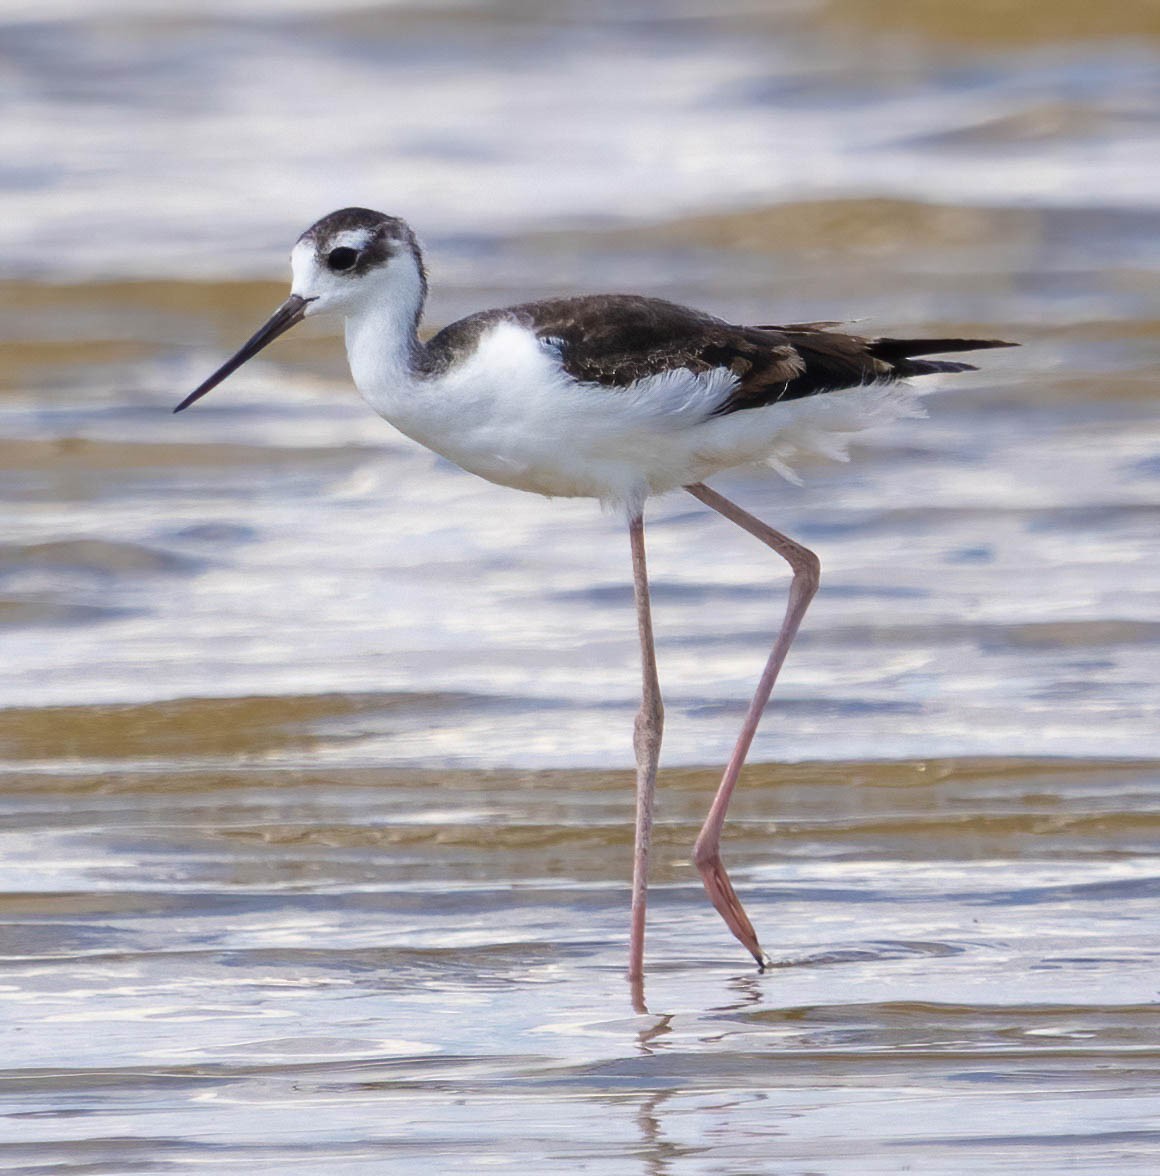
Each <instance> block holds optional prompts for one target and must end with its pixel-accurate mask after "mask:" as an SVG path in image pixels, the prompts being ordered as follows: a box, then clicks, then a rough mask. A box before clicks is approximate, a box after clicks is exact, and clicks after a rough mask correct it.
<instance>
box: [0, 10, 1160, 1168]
mask: <svg viewBox="0 0 1160 1176" xmlns="http://www.w3.org/2000/svg"><path fill="white" fill-rule="evenodd" d="M974 9H977V10H978V12H979V13H980V14H982V15H980V17H979V18H978V19H976V20H972V19H971V13H972V10H974ZM984 9H985V13H984V11H983V10H984ZM1036 11H1037V15H1035V16H1034V17H1033V16H1031V15H1029V14H1030V13H1031V9H1030V8H1028V6H1026V5H1017V4H1012V5H1010V6H1009V7H1007V6H1004V5H1002V4H999V5H996V4H988V5H985V6H984V5H972V4H970V3H967V4H961V5H955V6H954V12H953V13H952V12H949V11H948V10H947V6H944V5H924V4H913V5H861V4H857V3H835V4H830V5H825V6H822V5H820V4H819V5H817V6H813V5H810V4H801V5H795V6H793V7H792V8H786V9H781V8H777V9H774V8H773V7H772V6H750V5H743V4H736V5H724V6H722V5H714V6H713V9H712V12H711V13H710V12H708V10H707V9H704V8H701V7H699V6H697V5H694V4H688V5H664V6H662V5H655V6H654V5H650V4H648V3H642V4H637V5H631V6H627V7H626V6H624V5H616V6H610V7H609V8H608V9H607V10H602V11H595V12H594V11H589V10H588V8H587V7H586V8H585V11H584V12H583V13H580V12H579V11H577V10H574V9H572V8H570V7H568V6H566V5H546V6H534V7H521V6H519V5H515V4H512V5H506V4H505V5H496V6H491V5H489V6H479V7H477V8H473V7H470V6H461V7H459V8H457V9H454V10H451V9H445V8H442V7H439V6H428V5H419V6H411V7H403V6H373V7H372V6H358V7H353V6H352V7H343V6H341V5H332V4H327V3H324V2H323V0H317V2H303V3H300V4H296V5H294V6H293V7H292V9H290V8H288V7H287V6H285V5H280V4H279V5H276V4H273V3H270V4H265V3H262V2H261V0H245V2H243V3H241V4H231V5H229V6H225V5H223V6H222V7H221V10H220V11H216V10H214V9H213V8H212V6H206V5H196V6H195V5H192V4H191V5H189V6H188V7H182V6H178V7H177V8H174V7H172V6H166V12H165V14H164V15H160V14H158V13H155V12H153V11H152V9H151V7H148V6H140V5H132V4H125V3H113V2H111V0H110V2H108V3H104V2H100V3H88V4H85V5H80V4H77V5H73V4H70V3H68V2H66V0H59V2H54V3H45V2H43V0H41V3H39V4H38V5H36V6H29V7H28V8H27V10H25V9H23V8H22V7H21V6H20V5H9V6H7V8H6V11H5V13H4V14H0V39H2V41H3V45H4V63H5V70H6V72H5V74H4V78H5V83H4V84H5V86H6V88H7V89H6V94H7V102H8V105H9V109H10V111H11V117H6V118H5V119H4V120H3V122H2V123H0V142H2V143H3V145H4V158H5V163H4V165H3V166H2V167H0V213H3V215H0V241H2V243H3V254H2V259H0V496H2V498H3V521H2V523H0V645H2V648H3V657H2V659H0V1167H4V1168H5V1169H6V1170H11V1171H20V1172H23V1171H27V1172H41V1171H53V1172H76V1173H82V1172H83V1173H117V1174H120V1173H126V1172H137V1171H141V1172H149V1171H156V1172H180V1171H194V1170H204V1169H206V1168H211V1169H215V1170H218V1171H231V1172H232V1171H236V1172H255V1171H260V1172H271V1173H280V1172H295V1171H303V1172H314V1171H318V1170H326V1171H327V1172H330V1173H334V1174H336V1176H338V1174H343V1176H345V1174H346V1173H352V1174H353V1173H360V1174H362V1173H372V1172H373V1173H380V1172H385V1173H405V1172H406V1173H409V1172H415V1171H431V1172H436V1171H447V1170H459V1169H466V1170H474V1169H476V1168H484V1167H487V1168H503V1167H515V1166H517V1165H519V1166H521V1167H522V1168H523V1169H524V1170H527V1169H529V1168H530V1169H531V1170H533V1171H536V1172H573V1171H581V1170H582V1171H590V1172H599V1173H604V1172H607V1173H622V1172H638V1171H639V1172H641V1173H646V1174H648V1176H686V1174H700V1173H727V1174H732V1173H741V1172H744V1173H750V1172H776V1173H786V1174H798V1173H836V1174H844V1173H849V1174H851V1176H853V1174H855V1173H857V1174H859V1176H861V1174H864V1173H894V1172H899V1171H904V1170H910V1169H914V1170H919V1169H921V1170H922V1171H923V1172H926V1173H959V1172H964V1171H970V1172H1009V1171H1013V1170H1016V1169H1018V1170H1019V1171H1021V1172H1043V1173H1049V1172H1051V1173H1054V1172H1059V1171H1063V1170H1068V1171H1077V1172H1109V1173H1112V1172H1114V1173H1136V1172H1139V1173H1152V1172H1154V1171H1156V1169H1157V1165H1158V1164H1160V1130H1158V1129H1157V1127H1156V1116H1155V1107H1156V1105H1157V1099H1158V1098H1160V1044H1158V1043H1160V1002H1158V988H1160V985H1158V982H1157V975H1158V964H1160V934H1158V932H1160V923H1158V919H1157V914H1156V909H1157V899H1158V898H1160V673H1158V667H1160V621H1158V619H1157V618H1158V617H1160V608H1158V605H1160V588H1158V578H1157V574H1156V567H1157V565H1158V561H1157V556H1158V554H1160V542H1158V538H1157V536H1158V534H1160V529H1158V527H1157V523H1158V522H1160V508H1158V506H1157V498H1158V491H1160V425H1158V424H1157V414H1156V383H1155V372H1156V366H1157V359H1158V358H1160V325H1158V324H1160V313H1158V309H1160V308H1158V301H1157V293H1156V291H1157V289H1158V283H1157V278H1158V276H1160V245H1158V242H1160V201H1158V200H1157V197H1156V193H1157V191H1160V186H1158V185H1157V179H1158V175H1160V172H1158V167H1157V164H1156V162H1155V161H1156V160H1157V159H1158V158H1160V100H1158V99H1160V83H1158V79H1160V48H1158V44H1160V42H1157V40H1156V39H1155V38H1156V36H1157V33H1158V30H1157V28H1156V27H1155V21H1154V14H1153V13H1152V11H1151V8H1150V7H1149V6H1147V5H1143V6H1141V5H1137V4H1133V3H1130V2H1125V3H1122V4H1112V5H1107V6H1104V8H1103V9H1101V16H1102V19H1103V20H1104V25H1103V26H1101V29H1093V28H1091V27H1090V23H1091V21H1090V6H1079V5H1069V4H1061V5H1056V6H1053V8H1052V9H1051V12H1050V13H1045V12H1044V13H1039V12H1038V10H1036ZM1101 32H1106V33H1107V34H1109V35H1106V36H1101V35H1098V34H1100V33H1101ZM287 78H292V79H293V85H288V84H287V81H286V79H287ZM545 161H546V162H545ZM348 203H365V204H370V205H372V206H378V207H383V208H385V209H386V210H388V211H391V212H395V213H399V214H402V215H404V216H407V217H408V218H409V219H410V220H411V221H412V222H413V223H414V224H415V225H416V227H417V228H418V229H419V231H420V233H421V234H422V236H423V237H424V239H425V242H426V245H427V247H428V261H429V264H430V268H431V277H432V290H433V294H432V302H431V306H430V308H429V314H428V322H429V324H430V326H431V327H432V328H433V327H436V326H439V325H441V324H442V323H444V322H446V321H449V320H450V319H451V318H453V317H455V316H457V315H460V314H463V313H467V312H468V311H470V310H474V309H478V308H479V307H481V306H486V305H494V304H497V303H505V302H515V301H520V300H524V299H526V298H529V297H535V296H539V295H544V294H554V293H560V292H564V291H571V290H600V289H633V290H641V291H644V292H649V293H655V294H659V295H663V296H665V297H669V298H673V299H676V300H678V301H685V302H690V303H693V304H696V305H700V306H704V307H705V308H707V309H709V310H712V311H715V312H717V313H720V314H722V315H725V316H727V317H735V318H738V319H746V320H749V321H761V322H770V321H774V322H776V321H779V320H780V321H801V320H805V319H829V318H860V319H863V320H864V322H863V323H862V324H861V325H862V327H863V329H865V331H866V333H870V334H873V333H895V334H910V333H917V332H930V333H932V334H938V335H948V334H955V333H960V332H962V333H966V332H970V333H978V334H982V335H985V336H992V335H995V336H1005V337H1011V338H1013V339H1016V340H1018V341H1019V342H1020V343H1021V344H1022V346H1021V347H1020V349H1019V350H1017V351H1011V352H994V353H986V354H984V355H983V356H982V357H981V360H980V363H981V367H982V368H983V369H984V370H983V371H981V372H980V373H978V374H976V375H970V376H964V377H960V378H956V379H955V380H953V381H951V380H948V381H946V383H945V384H943V385H941V386H940V387H938V388H937V389H934V390H932V392H931V395H930V396H929V397H928V398H927V399H926V406H927V409H928V412H929V415H928V417H927V419H925V420H914V421H907V422H903V423H902V424H899V425H897V426H895V427H892V428H891V429H890V430H888V431H886V432H884V433H880V434H877V435H875V436H873V437H871V438H868V439H867V442H866V444H864V445H862V446H861V447H859V448H858V449H857V450H856V452H855V454H854V458H853V460H852V462H851V463H850V464H848V465H838V464H835V465H829V466H823V465H818V466H814V467H810V468H803V469H801V470H799V471H798V472H799V474H800V475H801V477H802V480H803V481H802V485H801V486H795V485H791V484H789V483H788V482H785V481H783V480H781V479H779V478H777V477H776V476H774V475H772V474H768V473H764V472H754V471H744V472H739V473H737V474H735V475H733V476H731V477H728V478H722V479H720V480H719V481H718V482H717V483H716V484H717V485H719V486H720V488H721V489H722V490H723V491H724V492H726V493H729V494H731V495H732V496H734V497H736V498H737V499H739V500H740V501H741V502H742V503H743V504H744V505H745V506H746V507H747V508H749V509H751V510H753V511H755V512H756V513H757V514H759V515H761V516H762V517H765V518H767V519H769V520H770V521H771V522H772V523H774V524H775V525H777V526H779V527H780V528H781V529H783V530H785V531H787V532H789V533H790V534H793V535H796V536H798V537H800V538H802V539H803V540H804V541H805V542H807V543H808V544H810V545H811V546H812V547H814V548H815V549H816V550H817V551H818V552H819V554H820V555H821V558H822V561H823V588H822V592H821V594H820V596H819V597H818V599H817V601H816V603H815V605H814V606H813V608H812V609H811V612H810V614H809V617H808V619H807V623H806V626H805V628H804V630H803V632H802V635H801V637H800V639H799V642H798V644H797V645H796V646H795V648H794V652H793V654H792V656H791V659H790V663H789V664H788V666H787V669H786V673H785V676H784V678H783V681H782V683H781V684H779V687H778V691H777V693H776V695H775V699H774V703H773V704H772V705H771V708H770V710H769V713H768V715H767V717H766V722H765V725H764V727H763V729H762V731H761V732H760V733H759V736H758V740H757V743H756V745H755V749H754V754H753V756H752V765H751V768H750V769H749V771H748V773H747V776H746V779H745V782H744V785H743V787H742V789H741V791H740V793H739V795H738V797H737V800H736V801H735V806H734V812H733V819H732V821H731V824H730V828H729V832H728V836H727V846H726V853H727V858H728V861H729V863H730V867H731V869H732V871H733V873H734V876H735V880H736V882H737V885H738V888H739V890H740V891H741V893H742V895H743V896H744V898H745V901H746V903H747V906H748V908H749V910H750V913H751V914H752V916H753V919H754V922H755V924H756V925H757V927H758V929H759V931H760V932H761V935H762V939H763V941H764V943H765V945H766V948H767V950H768V951H769V952H770V954H771V956H772V957H773V959H774V966H773V967H771V968H770V969H768V970H767V971H766V972H764V973H762V974H758V973H757V972H755V970H754V969H753V968H752V966H751V965H750V964H749V963H748V961H747V959H746V957H745V955H744V953H743V952H742V951H741V949H740V948H739V947H738V946H737V945H736V943H734V942H733V941H732V940H731V938H730V937H729V936H728V934H727V932H726V931H725V929H724V927H723V925H722V924H721V923H720V921H719V920H718V918H717V916H716V915H715V914H714V912H713V911H712V910H711V909H710V908H709V906H708V904H707V902H706V901H705V899H704V896H703V893H702V891H701V889H700V886H699V883H698V882H697V879H696V874H695V871H694V870H693V868H692V866H691V864H690V862H689V852H690V847H691V845H692V842H693V839H694V837H695V834H696V830H697V828H698V826H699V823H700V821H701V819H702V817H703V815H704V811H705V808H706V807H707V805H708V802H709V798H710V796H711V795H712V792H713V789H714V787H715V785H716V778H717V774H718V772H719V766H720V764H721V762H723V760H724V758H725V756H726V755H727V753H728V749H729V745H730V743H731V740H732V737H733V735H734V733H735V730H736V728H737V726H738V724H739V723H740V720H741V716H742V713H743V711H744V707H745V703H746V699H747V696H748V694H749V692H750V690H751V689H752V686H753V683H754V680H755V678H756V675H757V673H758V671H759V668H760V665H761V663H762V660H763V658H764V655H765V651H766V649H767V647H768V643H769V640H770V638H771V636H772V632H773V629H774V627H775V626H776V623H777V620H778V618H779V616H780V611H781V608H782V605H783V600H784V596H783V593H784V588H785V582H786V580H785V573H784V569H783V568H782V567H781V566H779V565H777V564H776V563H774V562H773V561H771V559H770V558H769V556H768V553H766V552H765V551H764V549H762V548H760V547H759V546H757V545H755V544H754V543H753V542H752V540H750V539H748V538H747V537H746V536H745V535H743V534H741V533H740V532H734V530H733V529H732V528H729V527H728V526H727V525H726V524H724V523H723V522H722V521H721V520H719V519H718V518H717V517H716V516H714V515H712V514H711V513H710V512H707V511H705V510H704V509H703V508H702V507H701V506H700V505H699V504H697V503H695V502H694V501H693V500H692V499H687V500H686V499H682V497H681V496H679V495H677V496H673V497H671V498H666V499H664V500H662V501H660V502H657V503H655V504H654V506H653V508H652V509H651V513H650V516H649V542H650V559H651V570H652V573H653V576H654V580H655V592H654V606H655V612H656V624H657V630H658V642H659V658H660V667H661V676H662V682H663V684H664V687H665V694H666V703H667V708H668V715H667V717H668V731H667V733H666V749H665V756H664V760H663V772H662V781H661V791H660V805H661V808H660V816H659V822H660V823H659V828H658V831H657V838H656V844H657V850H656V855H655V856H656V872H655V888H654V893H653V906H652V911H651V921H650V941H649V952H648V957H649V976H648V982H647V986H646V998H647V1003H648V1008H649V1012H647V1013H643V1014H639V1013H634V1012H633V1011H632V1007H631V1003H630V1000H629V992H628V987H627V984H626V983H625V981H624V978H623V968H624V956H625V939H626V934H627V901H628V896H627V876H628V870H629V856H630V847H631V812H632V795H631V776H630V771H629V766H630V763H631V745H630V735H631V724H632V715H633V711H634V708H635V702H636V690H637V680H638V668H637V651H636V645H635V634H634V621H633V615H632V604H631V589H630V580H629V573H628V553H627V541H626V538H625V536H624V534H623V525H622V522H621V521H620V520H619V519H617V518H615V517H609V516H605V515H602V514H601V513H600V511H599V509H598V508H597V507H596V506H595V505H593V504H590V503H583V502H547V501H541V500H539V499H535V498H531V497H527V496H521V495H519V494H517V493H515V492H511V491H506V490H502V489H499V488H496V487H492V486H488V485H486V484H484V483H482V482H478V481H476V480H474V479H471V478H469V477H467V476H466V475H463V474H461V473H459V472H458V471H456V470H454V469H452V468H451V467H449V466H447V465H445V464H443V463H441V462H438V461H436V460H435V459H433V458H431V457H430V456H429V455H427V454H425V453H423V452H422V451H419V450H417V449H416V448H415V447H413V446H412V445H410V443H408V442H406V441H404V440H403V439H402V438H400V437H398V436H397V435H396V434H394V433H393V432H392V431H391V430H390V429H389V428H388V427H387V426H386V425H384V424H383V423H382V422H381V421H379V420H377V419H376V418H375V417H374V416H373V415H372V414H371V413H370V412H369V410H367V409H366V408H365V407H364V406H363V405H362V404H361V403H360V402H359V401H358V400H357V398H356V396H355V394H354V392H353V390H352V389H351V388H350V386H349V381H348V378H347V376H346V373H345V367H344V361H343V356H342V351H341V344H340V341H339V340H338V339H337V338H336V337H335V336H334V335H333V334H332V333H328V328H327V327H326V326H325V325H322V326H320V327H318V328H312V329H307V328H302V329H301V330H300V331H299V332H298V333H296V334H294V335H291V336H288V337H287V338H286V339H285V340H283V341H280V342H279V343H278V344H277V346H276V348H275V349H273V350H271V351H270V352H269V353H267V355H266V356H264V357H263V359H262V361H261V362H255V363H254V364H252V365H250V366H249V367H247V368H246V369H244V370H243V371H242V372H239V373H238V374H237V376H236V377H234V378H233V379H232V380H231V381H230V383H229V384H227V385H226V386H224V387H222V388H220V389H218V390H217V391H216V392H215V393H214V394H213V395H212V396H211V397H209V398H207V400H206V401H204V402H203V403H201V404H199V405H198V406H197V408H196V409H195V410H191V411H190V412H188V413H185V414H183V415H182V416H180V417H176V418H175V417H173V416H172V415H171V413H170V411H169V410H170V408H171V407H172V405H173V404H175V403H176V402H177V401H178V400H179V399H180V398H181V396H182V395H183V394H184V393H185V392H186V391H188V390H189V388H191V387H192V386H193V385H194V384H196V383H197V382H198V381H199V380H200V378H201V377H202V376H204V375H205V374H207V373H208V371H210V370H212V368H213V367H214V366H215V365H216V364H217V363H218V362H219V361H220V359H221V358H222V357H223V356H224V355H225V354H226V353H228V352H229V351H230V350H231V349H232V348H233V347H235V346H236V345H237V343H238V342H239V341H240V340H241V339H243V338H244V337H245V336H246V335H248V334H249V332H250V331H251V330H252V329H253V327H254V326H256V325H257V324H258V323H259V322H260V321H261V320H262V319H263V317H264V316H265V315H266V314H267V313H268V312H269V310H271V309H272V308H273V307H274V306H275V305H277V303H278V302H279V301H280V300H281V298H282V297H283V296H284V280H283V269H284V261H283V259H284V256H285V253H286V250H287V248H288V245H289V244H290V242H291V241H292V239H293V237H294V236H295V235H296V233H297V232H298V231H300V229H301V228H302V227H304V226H305V225H306V224H307V223H309V222H310V221H311V220H313V219H314V218H315V217H317V216H318V215H320V214H321V213H323V212H325V211H327V210H329V209H330V208H332V207H337V206H339V205H342V204H348Z"/></svg>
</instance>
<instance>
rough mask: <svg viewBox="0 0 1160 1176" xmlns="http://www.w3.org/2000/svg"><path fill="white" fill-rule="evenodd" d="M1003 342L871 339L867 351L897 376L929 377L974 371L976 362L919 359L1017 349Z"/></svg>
mask: <svg viewBox="0 0 1160 1176" xmlns="http://www.w3.org/2000/svg"><path fill="white" fill-rule="evenodd" d="M1018 346H1019V344H1018V343H1007V342H1005V341H1004V340H1002V339H872V340H871V341H870V345H869V347H868V348H867V350H868V351H869V353H870V354H871V355H872V356H873V357H874V358H875V359H880V360H883V361H884V362H885V363H888V364H891V365H892V366H893V368H894V372H895V374H896V375H898V376H900V377H902V378H903V379H906V378H907V377H908V376H929V375H931V374H933V373H934V372H973V371H975V370H976V368H975V365H974V364H973V363H963V362H961V361H959V360H953V359H916V358H915V357H916V356H919V355H938V354H939V353H940V352H943V351H983V350H985V349H987V348H991V347H1018Z"/></svg>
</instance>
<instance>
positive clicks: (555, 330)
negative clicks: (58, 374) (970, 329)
mask: <svg viewBox="0 0 1160 1176" xmlns="http://www.w3.org/2000/svg"><path fill="white" fill-rule="evenodd" d="M504 321H507V322H516V323H519V324H521V325H522V326H525V327H527V328H528V329H529V330H531V331H533V332H534V333H535V334H536V335H537V336H538V337H539V338H540V339H542V340H543V341H544V342H545V343H547V344H549V345H550V346H553V347H555V348H556V349H557V350H558V351H559V353H560V361H561V363H562V365H563V367H564V370H565V371H567V372H568V374H569V375H570V376H572V377H573V378H574V379H577V380H581V381H584V382H587V383H595V384H602V385H604V386H606V387H610V388H624V387H627V386H628V385H630V384H632V383H634V382H635V381H637V380H641V379H644V378H646V377H648V376H653V375H657V374H659V373H661V372H665V371H672V370H676V369H680V368H684V369H685V370H686V371H690V372H708V371H713V370H716V369H727V370H729V371H731V372H732V373H733V374H734V375H735V376H736V377H737V384H736V385H735V387H734V388H733V389H732V391H731V392H730V394H729V396H728V397H727V398H726V399H725V400H724V401H723V402H722V403H721V404H720V405H719V406H718V407H717V408H716V410H715V412H714V415H717V416H723V415H725V414H728V413H732V412H738V411H741V410H743V409H748V408H760V407H763V406H765V405H769V404H776V403H778V402H779V401H783V400H799V399H801V398H802V397H805V396H815V395H817V394H819V393H822V392H832V391H837V390H838V389H841V388H851V387H857V386H858V385H861V384H869V383H879V382H890V381H892V380H897V379H902V378H905V377H907V376H916V375H926V374H928V373H930V372H940V371H964V370H969V369H971V366H972V365H970V364H966V363H957V362H954V361H949V360H916V359H913V358H912V357H913V356H918V355H928V354H930V353H932V352H940V351H971V350H976V349H980V348H985V347H1009V346H1012V344H1008V343H1001V342H999V341H998V340H991V339H864V338H861V337H860V336H858V335H846V334H842V333H840V332H838V331H834V330H830V329H829V328H831V327H833V326H835V325H837V324H834V323H794V324H791V325H789V326H782V327H775V326H760V327H743V326H734V325H733V324H731V323H727V322H725V321H724V320H723V319H719V318H715V317H714V316H712V315H710V314H705V313H703V312H702V311H698V310H692V309H690V308H689V307H686V306H679V305H677V304H676V303H674V302H666V301H665V300H664V299H660V298H645V297H643V296H640V295H635V294H601V295H590V296H588V297H580V298H555V299H548V300H546V301H543V302H528V303H523V304H521V305H519V306H510V307H506V308H504V309H502V310H488V311H483V312H481V313H479V314H473V315H470V316H468V317H467V318H465V319H460V320H459V321H458V322H456V323H452V324H451V325H450V326H448V327H445V328H444V329H443V330H442V331H440V332H439V333H438V334H437V335H436V336H435V337H434V338H433V339H432V340H431V341H430V343H428V345H427V347H426V349H425V350H426V362H427V365H428V369H429V370H431V371H432V372H438V371H444V370H446V369H447V368H448V367H450V366H453V365H454V364H455V363H456V362H457V360H458V359H459V358H461V357H462V356H463V355H464V354H465V353H467V352H468V351H470V350H471V349H473V348H474V347H475V345H476V344H477V342H478V340H479V337H480V335H482V334H483V333H484V332H485V331H486V330H488V329H489V328H490V327H492V326H494V325H495V324H496V323H498V322H504Z"/></svg>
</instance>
